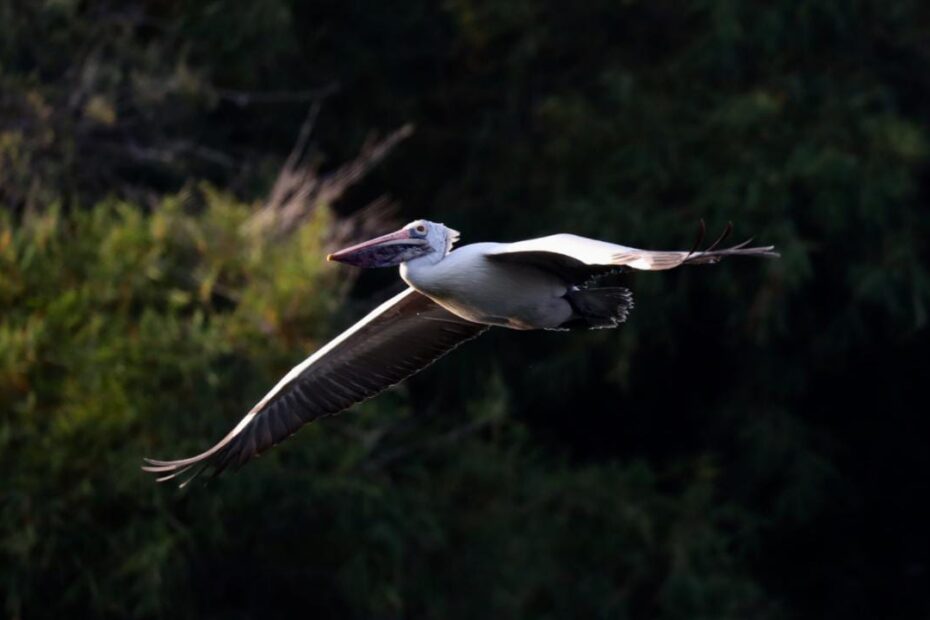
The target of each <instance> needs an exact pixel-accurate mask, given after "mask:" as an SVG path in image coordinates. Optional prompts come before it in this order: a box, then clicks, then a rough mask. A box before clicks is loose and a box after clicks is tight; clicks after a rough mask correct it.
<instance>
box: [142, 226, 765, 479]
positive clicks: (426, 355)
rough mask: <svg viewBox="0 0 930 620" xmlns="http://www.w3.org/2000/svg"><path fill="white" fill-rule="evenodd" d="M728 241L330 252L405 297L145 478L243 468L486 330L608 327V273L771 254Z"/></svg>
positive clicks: (380, 243)
mask: <svg viewBox="0 0 930 620" xmlns="http://www.w3.org/2000/svg"><path fill="white" fill-rule="evenodd" d="M702 233H703V225H702ZM728 233H729V227H728V228H727V230H726V231H725V232H724V235H722V236H721V238H720V239H718V240H717V241H716V242H715V243H713V244H712V245H711V247H709V248H708V249H706V250H703V251H694V250H692V251H690V252H683V251H670V252H664V251H660V252H656V251H649V250H639V249H636V248H630V247H626V246H621V245H616V244H613V243H608V242H606V241H598V240H596V239H588V238H585V237H579V236H577V235H570V234H558V235H550V236H548V237H540V238H538V239H530V240H527V241H518V242H515V243H473V244H470V245H465V246H462V247H460V248H458V249H455V250H453V249H452V246H453V244H454V243H455V242H456V241H457V240H458V233H457V232H456V231H454V230H452V229H450V228H447V227H446V226H444V225H442V224H437V223H434V222H428V221H426V220H417V221H416V222H413V223H411V224H409V225H407V226H405V227H404V228H402V229H401V230H399V231H397V232H395V233H391V234H388V235H384V236H382V237H378V238H377V239H373V240H371V241H368V242H364V243H360V244H358V245H355V246H352V247H350V248H346V249H344V250H341V251H339V252H336V253H334V254H331V255H330V256H329V259H330V260H336V261H340V262H344V263H348V264H351V265H355V266H358V267H386V266H392V265H400V275H401V278H402V279H403V280H404V281H405V282H406V283H407V284H408V285H409V287H410V288H407V289H406V290H404V291H403V292H401V293H399V294H398V295H395V296H394V297H393V298H391V299H390V300H388V301H386V302H385V303H383V304H381V305H380V306H379V307H377V308H375V310H373V311H372V312H370V313H369V314H368V315H367V316H365V317H364V318H363V319H362V320H360V321H359V322H358V323H356V324H355V325H354V326H352V327H351V328H349V329H348V330H346V331H345V332H343V333H342V334H340V335H339V336H337V337H336V338H334V339H333V340H332V341H331V342H329V343H328V344H326V345H325V346H324V347H322V348H321V349H320V350H318V351H317V352H316V353H314V354H313V355H311V356H310V357H308V358H307V359H306V360H304V361H303V362H301V363H300V364H298V365H297V366H295V367H294V368H293V369H291V371H290V372H288V373H287V375H285V377H284V378H283V379H281V381H279V382H278V384H277V385H275V386H274V388H272V390H271V391H270V392H268V394H266V395H265V396H264V397H263V398H262V399H261V400H260V401H259V402H258V403H257V404H256V405H255V406H254V407H252V409H251V410H250V411H249V412H248V413H247V414H246V416H245V417H244V418H243V419H242V420H241V421H240V422H239V423H238V424H237V425H236V426H235V427H234V428H233V429H232V430H231V431H230V432H229V434H227V435H226V437H224V438H223V439H222V440H220V441H219V442H218V443H217V444H216V445H214V446H213V447H212V448H210V449H209V450H207V451H206V452H203V453H201V454H198V455H196V456H194V457H191V458H187V459H180V460H176V461H158V460H154V459H146V463H147V464H146V465H145V466H144V467H143V469H145V470H146V471H150V472H153V473H156V474H159V475H160V477H159V480H167V479H171V478H174V477H176V476H178V475H180V474H183V473H184V472H190V477H189V478H188V481H190V480H191V479H193V478H194V477H196V476H197V475H198V474H199V473H200V472H202V471H203V470H204V469H206V468H212V469H213V471H214V473H219V472H221V471H222V470H223V469H225V468H227V467H229V466H230V465H235V466H238V465H242V464H243V463H245V462H246V461H248V460H249V459H251V458H252V457H254V456H257V455H258V454H261V453H262V452H263V451H265V450H267V449H268V448H270V447H271V446H273V445H275V444H277V443H278V442H279V441H281V440H283V439H285V438H287V437H288V436H290V435H291V434H293V433H294V432H295V431H297V429H299V428H300V427H301V426H303V425H304V424H306V423H308V422H310V421H313V420H315V419H317V418H321V417H325V416H327V415H332V414H335V413H339V412H340V411H342V410H344V409H347V408H349V407H351V406H352V405H354V404H356V403H358V402H361V401H363V400H366V399H368V398H371V397H372V396H375V395H376V394H378V393H380V392H381V391H383V390H384V389H386V388H388V387H390V386H391V385H394V384H396V383H398V382H400V381H402V380H404V379H405V378H407V377H409V376H410V375H412V374H414V373H416V372H419V371H420V370H422V369H423V368H425V367H426V366H428V365H429V364H431V363H432V362H433V361H435V360H436V359H438V358H439V357H441V356H443V355H445V354H446V353H448V352H449V351H451V350H452V349H454V348H455V347H456V346H458V345H459V344H461V343H462V342H465V341H466V340H470V339H471V338H474V337H476V336H478V335H479V334H481V333H483V332H484V331H486V330H487V329H488V328H489V327H491V326H500V327H506V328H510V329H517V330H529V329H570V328H576V327H587V328H605V327H606V328H610V327H616V326H617V325H619V324H620V323H622V322H623V321H625V320H626V318H627V315H628V313H629V311H630V309H631V308H632V306H633V303H632V294H631V293H630V291H629V290H627V289H626V288H623V287H616V286H601V285H600V283H599V277H600V276H603V275H604V274H607V273H612V272H617V271H623V270H628V269H637V270H648V271H659V270H665V269H673V268H675V267H678V266H680V265H685V264H707V263H715V262H717V261H718V260H720V259H721V258H724V257H726V256H777V254H775V253H774V252H773V248H772V247H770V246H767V247H747V246H748V242H746V243H743V244H740V245H737V246H733V247H731V248H724V249H717V246H718V245H719V244H720V242H721V241H722V240H723V238H724V237H725V236H726V235H727V234H728ZM699 241H700V240H699ZM185 484H186V482H185Z"/></svg>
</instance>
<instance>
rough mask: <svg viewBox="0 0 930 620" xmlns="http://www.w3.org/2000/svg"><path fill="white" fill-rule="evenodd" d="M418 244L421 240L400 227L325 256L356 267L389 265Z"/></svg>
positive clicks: (327, 258)
mask: <svg viewBox="0 0 930 620" xmlns="http://www.w3.org/2000/svg"><path fill="white" fill-rule="evenodd" d="M418 245H423V241H422V240H421V239H416V238H414V237H412V236H411V235H410V231H409V230H407V229H405V228H401V229H400V230H398V231H397V232H392V233H388V234H386V235H381V236H380V237H376V238H374V239H371V240H370V241H364V242H362V243H358V244H356V245H353V246H350V247H347V248H345V249H342V250H339V251H338V252H333V253H332V254H330V255H328V256H327V257H326V260H330V261H336V262H340V263H346V264H348V265H355V266H356V267H389V266H391V265H396V264H398V263H399V262H400V261H399V260H397V259H398V257H399V256H400V255H401V254H403V253H404V252H406V251H407V250H409V249H410V247H411V246H418Z"/></svg>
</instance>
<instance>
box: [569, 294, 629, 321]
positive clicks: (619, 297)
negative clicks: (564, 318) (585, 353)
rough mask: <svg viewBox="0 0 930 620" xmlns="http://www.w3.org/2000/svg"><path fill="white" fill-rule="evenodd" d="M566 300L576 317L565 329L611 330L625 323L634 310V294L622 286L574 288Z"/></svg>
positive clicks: (573, 317)
mask: <svg viewBox="0 0 930 620" xmlns="http://www.w3.org/2000/svg"><path fill="white" fill-rule="evenodd" d="M565 299H566V300H567V301H568V303H569V304H570V305H571V307H572V310H573V311H574V315H573V316H572V318H571V319H570V320H569V321H568V322H567V323H565V324H564V325H562V326H561V327H563V328H572V327H587V328H589V329H609V328H611V327H616V326H617V325H619V324H620V323H623V322H624V321H625V320H626V317H627V315H629V313H630V310H632V309H633V293H632V292H630V289H628V288H624V287H622V286H605V287H600V288H573V289H571V290H569V291H568V292H567V293H565Z"/></svg>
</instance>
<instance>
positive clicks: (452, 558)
mask: <svg viewBox="0 0 930 620" xmlns="http://www.w3.org/2000/svg"><path fill="white" fill-rule="evenodd" d="M928 32H930V8H928V5H926V3H924V2H919V1H917V0H893V1H891V2H877V1H875V0H862V1H856V2H853V3H849V2H835V1H833V0H821V1H817V2H800V3H799V2H789V1H787V0H778V1H774V2H767V3H764V4H752V5H749V4H745V3H742V4H741V3H734V2H731V1H729V0H696V1H694V2H690V3H686V4H684V5H683V4H681V3H675V2H669V1H667V0H659V1H651V2H644V1H640V0H626V1H624V2H601V1H596V2H588V3H583V4H579V5H571V6H569V5H567V4H565V3H556V2H552V1H550V0H539V1H533V2H527V1H524V0H503V1H501V0H497V1H495V2H487V1H485V0H451V1H449V2H445V3H434V2H425V1H423V0H414V1H413V2H408V3H405V4H404V6H403V8H402V9H398V7H396V6H394V5H391V4H388V3H379V2H353V3H345V2H314V3H306V2H297V1H296V0H266V1H262V2H240V1H237V0H217V1H213V2H208V3H203V2H187V1H183V0H170V1H159V2H149V1H146V0H129V1H126V2H119V3H113V2H109V1H108V0H89V1H88V0H81V1H69V0H54V1H48V2H34V3H24V2H18V1H16V0H0V205H3V207H5V208H6V209H7V210H8V211H9V213H7V214H4V219H3V220H2V226H0V261H2V265H0V300H2V301H0V360H2V363H0V406H2V409H0V416H2V417H0V448H2V453H0V463H2V466H3V471H4V472H5V473H6V474H7V477H8V479H9V482H8V485H7V489H6V491H4V492H3V494H2V502H0V519H2V526H0V527H2V536H0V541H2V546H0V550H2V551H0V553H2V554H3V565H2V569H0V570H2V572H0V579H2V582H3V587H4V593H5V606H6V607H5V609H6V610H7V613H8V614H9V615H11V616H13V617H26V616H41V615H61V614H67V615H78V614H80V613H81V612H85V611H88V610H89V611H91V612H92V613H94V614H95V615H99V616H117V617H125V616H127V615H132V616H140V617H160V616H166V615H168V614H169V613H170V614H171V615H172V616H178V615H181V616H185V615H187V616H194V615H197V616H198V617H199V616H220V615H223V616H224V617H228V616H230V615H240V616H254V615H258V614H259V613H262V614H265V615H268V614H271V615H283V614H285V613H288V612H293V610H295V609H296V610H300V611H302V612H304V613H306V612H307V611H311V612H313V611H315V612H317V613H324V614H331V615H335V614H336V613H339V614H341V615H346V614H348V615H354V616H359V617H372V616H375V617H407V616H432V617H449V616H455V615H457V614H458V615H461V616H463V617H474V616H479V615H481V616H492V617H534V618H535V617H577V616H582V617H585V616H590V617H655V616H659V617H668V618H675V617H688V618H692V617H702V616H704V617H715V618H716V617H722V616H735V617H746V616H752V617H756V616H762V617H765V616H779V615H786V616H802V617H803V616H809V617H823V616H842V617H845V618H849V617H862V618H872V617H912V616H914V615H919V614H920V613H921V612H922V613H924V614H926V613H927V612H928V611H930V602H928V597H927V595H926V593H927V591H928V574H930V557H928V552H927V549H930V541H928V536H927V533H926V527H925V524H926V522H927V520H928V519H930V512H928V511H927V509H926V508H924V507H923V502H921V501H920V499H921V497H922V494H923V493H922V492H923V490H924V489H925V487H926V482H925V478H926V472H927V471H930V456H928V452H927V451H926V450H925V448H924V446H923V441H924V438H925V437H926V436H927V434H928V432H930V427H928V422H927V421H926V419H925V418H922V417H920V416H918V415H917V409H918V408H919V405H920V404H922V402H923V401H924V400H925V397H924V395H923V393H922V392H921V388H922V385H923V380H924V377H925V376H926V373H927V370H926V369H927V364H926V361H925V352H926V350H927V347H928V346H930V337H928V328H927V308H928V303H930V271H928V269H927V265H928V263H930V256H928V253H927V244H926V243H925V242H924V239H926V238H928V236H930V216H928V211H927V209H926V204H927V202H928V198H930V197H928V188H930V183H928V178H930V176H928V156H930V153H928V148H930V147H928V129H930V128H928V122H927V117H926V105H925V104H926V101H927V100H928V99H930V57H928V50H930V40H928V34H927V33H928ZM337 85H338V86H337ZM321 100H322V101H323V105H322V107H321V108H320V109H321V112H320V116H319V118H318V119H317V123H316V125H315V127H314V133H313V135H312V139H309V138H308V139H307V140H305V141H304V142H303V143H302V144H301V145H300V146H301V148H300V149H298V151H295V152H297V159H298V160H299V162H300V168H299V170H300V171H305V170H311V171H313V173H314V174H315V175H318V176H314V177H313V178H314V179H318V180H319V179H325V180H326V182H338V181H340V180H341V179H344V178H349V177H352V175H351V174H350V173H351V172H352V171H353V170H357V168H355V167H354V166H355V165H356V164H364V162H365V156H366V154H368V155H370V154H371V149H370V148H369V149H366V148H364V146H363V147H362V148H361V152H362V157H361V158H360V159H358V160H355V161H353V162H351V163H350V164H349V165H347V166H342V167H341V166H339V165H338V164H337V163H336V162H343V161H347V160H349V159H350V158H353V157H356V153H358V152H359V150H360V145H365V144H366V142H365V141H366V140H367V139H369V138H370V128H371V127H381V128H386V127H401V126H403V125H404V124H405V123H408V122H413V123H415V124H416V126H417V132H416V133H415V134H414V135H413V136H412V137H411V138H410V140H409V142H407V143H405V146H404V148H402V149H399V150H397V151H396V152H395V154H394V156H393V157H392V158H391V159H390V160H389V161H386V162H385V164H384V165H383V166H382V167H380V168H379V169H377V170H375V171H373V172H372V173H371V174H368V175H367V176H366V177H365V180H363V181H362V182H360V183H359V184H357V185H355V186H353V187H352V188H351V189H350V188H349V187H348V186H347V185H338V183H337V187H338V190H339V191H338V192H335V193H333V192H328V191H327V192H322V193H312V192H311V194H309V195H312V197H313V199H312V200H309V201H304V202H301V200H300V199H298V200H296V201H294V200H293V198H294V196H304V195H305V194H303V193H302V191H303V190H306V189H307V186H306V185H301V184H300V182H298V183H296V185H295V184H290V183H289V182H290V181H293V180H294V179H297V180H298V181H300V179H301V174H300V173H297V174H294V175H291V176H288V174H285V173H286V172H288V171H289V170H292V169H291V168H289V167H288V166H287V165H285V166H284V167H283V170H284V171H285V173H279V171H280V170H282V166H281V162H282V161H284V160H285V158H286V157H287V155H288V153H289V150H288V149H290V148H291V145H292V143H293V140H294V133H295V130H296V129H297V128H298V127H299V126H300V122H301V119H302V118H304V117H305V115H306V110H307V107H308V105H312V104H313V103H314V102H317V101H321ZM401 134H404V132H403V131H402V132H401ZM401 134H388V138H387V140H388V143H389V144H390V143H391V138H392V137H396V136H398V135H401ZM367 144H368V145H369V146H371V144H372V143H371V142H368V143H367ZM346 175H348V176H346ZM352 178H353V180H354V179H355V178H354V177H352ZM202 181H207V182H209V183H210V184H207V185H204V184H202V183H201V182H202ZM326 182H324V183H322V184H319V185H316V186H314V187H315V189H314V190H313V191H315V192H319V191H320V189H321V188H330V187H329V186H327V185H326ZM218 187H219V188H223V189H222V191H220V190H217V189H211V188H218ZM297 187H300V188H303V190H301V191H296V192H295V191H293V190H294V189H295V188H297ZM330 189H331V188H330ZM385 191H387V193H388V194H389V195H391V196H395V197H397V198H398V199H400V200H401V201H402V210H403V211H402V213H403V215H405V216H408V217H409V218H410V219H412V218H413V217H422V216H427V217H431V218H433V219H436V220H439V221H445V222H446V223H448V224H450V225H453V226H454V227H456V228H458V229H461V230H462V231H463V233H464V234H463V239H464V240H465V241H466V242H467V241H472V240H474V241H477V240H483V239H501V240H504V239H514V238H520V237H529V236H531V235H533V234H536V233H547V232H554V231H572V232H577V233H581V234H588V235H592V236H598V237H603V238H610V239H614V240H616V241H618V242H623V243H629V244H632V245H638V246H646V247H649V246H656V247H659V246H687V245H688V244H689V243H690V241H691V235H692V230H693V227H694V225H695V223H696V222H697V220H698V218H700V217H704V218H705V219H706V220H707V221H708V223H709V224H710V225H712V226H714V225H721V226H722V224H723V223H724V222H725V221H727V220H733V221H734V222H735V223H736V225H737V232H738V233H739V231H745V232H747V233H749V232H752V233H756V234H758V235H759V236H760V239H762V240H764V241H765V242H767V243H768V242H774V243H776V244H777V245H778V246H779V249H780V250H781V251H782V253H783V258H782V259H781V260H780V261H777V262H772V263H769V264H766V265H762V266H760V265H758V264H753V265H750V264H736V263H725V264H724V265H722V266H721V267H719V268H717V269H715V270H698V269H695V270H690V271H684V272H681V273H673V274H660V275H659V274H651V275H650V274H641V275H639V276H636V277H635V278H625V279H623V280H622V282H623V283H624V284H627V285H632V286H633V288H634V289H635V292H636V296H637V311H636V312H635V313H634V315H633V316H632V317H631V320H630V322H629V323H627V324H626V325H624V327H623V328H622V329H621V330H619V331H612V332H601V333H585V334H572V335H571V337H570V338H568V337H564V336H562V335H559V334H513V333H499V334H493V335H492V336H491V337H489V338H488V339H487V340H482V341H477V342H475V343H472V344H470V345H469V346H468V347H466V348H464V349H462V350H460V351H458V352H457V353H456V355H455V356H452V357H450V358H449V359H447V360H444V362H443V364H441V365H438V366H437V367H435V368H431V369H430V370H429V371H428V374H427V375H426V376H425V377H423V378H414V380H413V381H411V382H410V383H409V384H408V385H407V387H405V388H402V389H401V390H398V391H397V392H392V393H390V394H387V395H385V396H384V397H382V398H381V399H379V400H377V401H374V402H372V403H370V404H367V405H365V406H363V407H361V408H360V409H362V410H363V411H360V412H358V415H351V416H345V417H342V418H336V419H333V420H330V421H327V424H325V425H317V426H314V427H312V430H307V431H305V432H304V433H302V436H301V437H300V439H299V440H298V441H294V442H290V443H293V445H290V443H289V444H288V445H287V446H283V447H281V448H279V449H278V450H276V451H274V452H272V453H271V455H270V456H268V457H267V458H266V459H262V461H261V462H259V463H257V464H255V465H253V466H250V468H249V469H248V470H247V471H244V472H242V473H241V474H240V475H238V476H235V477H232V476H231V477H229V478H228V479H225V480H223V481H221V482H219V483H217V484H213V485H211V486H209V487H208V488H207V489H205V490H199V491H195V492H194V493H188V494H183V495H175V494H173V493H171V492H169V491H167V490H166V489H162V488H151V487H150V486H149V484H148V481H147V480H145V479H144V478H142V477H141V476H140V475H139V474H138V472H137V471H136V465H137V463H138V457H139V456H141V455H142V454H154V453H155V452H156V450H158V448H159V447H164V446H173V447H176V449H177V453H178V454H184V453H187V452H188V451H192V450H197V449H200V448H202V447H203V446H204V445H205V442H209V441H210V440H211V439H213V438H216V437H217V436H219V435H220V434H221V433H222V432H224V431H225V430H226V428H227V426H228V424H229V422H230V420H234V419H237V417H238V416H239V415H240V414H241V413H242V411H243V410H244V407H245V406H247V405H248V404H249V403H250V402H252V401H253V400H254V399H255V398H257V397H258V396H260V395H261V394H262V393H263V391H264V390H265V389H266V388H267V387H268V385H270V384H272V383H273V382H274V381H275V380H276V378H277V377H278V375H279V374H280V372H282V371H284V370H286V368H287V367H288V366H289V364H291V363H293V362H295V361H296V360H297V359H299V358H300V356H301V355H302V354H303V353H304V352H306V351H308V350H311V349H312V348H313V347H314V346H316V345H317V344H319V342H320V341H321V339H323V338H325V337H326V336H327V335H330V334H332V333H335V332H336V331H337V330H338V329H340V328H342V327H344V326H345V322H346V321H347V320H348V319H349V318H351V317H353V316H358V315H360V314H361V313H362V312H363V311H364V309H365V308H367V307H369V306H370V305H371V303H372V301H371V299H372V297H376V296H377V295H378V294H383V290H382V289H383V287H384V285H385V283H386V282H388V281H392V282H393V280H394V275H393V274H368V275H366V276H364V277H363V278H362V279H361V280H360V281H359V283H358V286H355V287H354V289H353V290H352V291H351V294H348V293H349V291H347V290H346V289H347V288H348V286H347V284H351V283H353V282H354V280H353V279H352V278H349V277H348V275H347V274H344V273H337V272H333V271H327V270H324V269H322V268H320V267H319V264H318V259H319V256H320V253H321V250H320V248H321V247H322V245H324V244H325V243H327V240H329V239H331V238H333V237H334V236H335V237H338V236H340V235H342V236H344V235H364V234H367V233H368V229H366V228H365V226H364V225H362V224H361V223H359V222H364V219H363V220H355V223H354V224H353V223H352V222H349V223H346V221H345V220H342V219H338V217H337V216H338V215H340V214H341V215H344V214H347V213H353V212H356V211H357V210H358V209H359V208H360V207H361V206H363V205H366V204H369V203H371V202H372V201H374V200H375V199H376V198H377V197H379V196H382V194H384V192H385ZM263 196H271V198H269V199H265V200H262V203H263V204H264V205H266V209H265V210H264V211H261V210H260V209H258V208H256V207H255V206H254V204H255V202H256V200H257V199H258V198H259V197H263ZM337 198H339V202H337V203H334V204H329V203H331V202H333V201H335V200H336V199H337ZM319 203H322V205H321V204H319ZM376 204H378V205H383V204H386V201H385V200H381V201H378V202H376ZM287 205H290V206H287ZM308 206H309V207H312V208H309V209H307V207H308ZM288 209H289V210H290V211H292V212H294V213H297V214H300V215H301V217H299V218H297V219H298V221H304V220H303V219H302V216H303V215H305V214H306V212H307V211H311V212H312V213H313V215H312V217H311V218H310V221H309V222H308V223H306V224H304V225H302V226H298V227H285V228H287V229H288V230H292V229H294V230H296V232H294V233H293V235H292V236H287V235H284V236H283V237H279V238H278V240H271V239H270V238H269V237H268V236H267V235H264V234H253V233H249V232H248V230H249V229H250V225H248V224H246V222H249V221H251V222H253V223H254V222H255V221H260V220H261V219H262V218H263V217H265V216H262V215H258V216H256V215H255V213H256V212H259V213H262V212H264V213H268V212H270V211H282V212H283V211H285V210H288ZM276 221H280V220H276ZM335 222H339V224H338V225H336V224H334V223H335ZM259 228H261V227H259ZM253 230H254V229H253ZM337 308H338V309H339V312H336V309H337ZM340 316H341V318H337V317H340ZM488 360H494V363H493V364H492V365H489V364H488ZM915 403H916V406H915ZM305 434H306V435H308V436H303V435H305ZM159 453H160V451H159ZM166 456H170V455H166ZM295 489H296V491H295ZM915 610H916V613H915Z"/></svg>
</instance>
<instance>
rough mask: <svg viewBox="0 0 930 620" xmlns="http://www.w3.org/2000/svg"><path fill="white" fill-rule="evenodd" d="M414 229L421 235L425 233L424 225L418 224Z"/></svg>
mask: <svg viewBox="0 0 930 620" xmlns="http://www.w3.org/2000/svg"><path fill="white" fill-rule="evenodd" d="M414 230H415V231H417V232H418V233H419V234H421V235H425V234H426V226H424V225H423V224H418V225H417V226H416V228H414Z"/></svg>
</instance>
